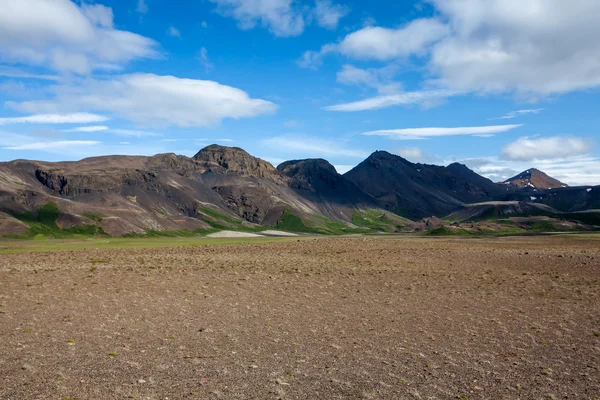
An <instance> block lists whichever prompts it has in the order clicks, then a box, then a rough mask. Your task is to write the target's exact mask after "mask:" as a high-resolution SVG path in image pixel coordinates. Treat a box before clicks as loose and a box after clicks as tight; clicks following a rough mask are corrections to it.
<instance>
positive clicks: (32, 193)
mask: <svg viewBox="0 0 600 400" xmlns="http://www.w3.org/2000/svg"><path fill="white" fill-rule="evenodd" d="M295 163H296V165H297V168H282V171H280V170H278V169H276V168H274V167H273V166H272V165H271V164H269V163H268V162H266V161H264V160H261V159H258V158H256V157H253V156H251V155H250V154H248V153H247V152H245V151H244V150H242V149H239V148H230V147H223V146H217V145H212V146H208V147H206V148H204V149H202V150H201V151H200V152H198V154H196V155H195V156H194V157H193V158H188V157H185V156H177V155H174V154H160V155H156V156H153V157H130V156H111V157H96V158H89V159H84V160H81V161H77V162H61V163H48V162H38V161H23V160H17V161H12V162H8V163H0V235H2V234H4V233H12V232H13V231H15V230H16V231H22V230H23V229H24V224H22V223H20V222H19V220H17V219H15V218H11V217H10V215H26V214H27V213H34V214H35V213H36V211H37V210H38V209H40V208H41V207H43V206H44V205H46V204H48V203H52V204H56V206H57V207H58V209H59V210H60V217H59V218H58V220H57V224H58V226H59V227H60V228H71V227H74V226H80V225H89V224H92V223H94V222H95V220H99V221H100V226H101V228H102V229H104V230H105V231H106V232H108V233H110V234H113V235H120V234H123V233H128V232H139V233H142V232H145V231H148V230H156V231H163V230H172V231H177V230H183V229H187V230H196V229H206V228H210V227H211V226H216V224H217V223H218V226H222V227H224V228H227V227H228V226H230V227H232V228H235V227H236V226H237V225H239V224H247V223H250V224H251V223H254V224H266V225H275V224H276V223H277V221H278V220H279V218H280V217H281V216H282V214H283V213H284V211H285V210H286V209H289V210H292V211H293V213H294V214H296V215H298V216H299V217H300V218H301V219H311V218H312V219H314V216H317V217H323V218H327V219H331V220H333V221H339V222H344V223H351V222H352V219H353V216H354V213H355V212H361V210H362V209H365V210H366V209H371V208H374V209H377V208H379V206H378V204H377V203H376V202H375V201H374V200H373V199H372V198H371V197H370V196H368V195H366V194H365V193H363V192H362V191H360V190H359V189H358V188H356V187H355V186H354V185H352V184H351V183H349V182H347V181H346V180H345V179H344V178H343V177H342V176H341V175H339V174H337V172H335V169H334V168H333V167H332V166H330V165H329V164H328V163H327V165H325V164H323V165H321V164H322V163H319V165H314V164H315V163H314V160H307V161H297V162H295ZM325 163H326V162H325ZM311 166H312V167H311ZM215 213H216V214H215ZM215 215H216V216H217V220H215ZM236 218H237V220H236ZM21 219H22V218H21ZM232 219H233V222H231V221H230V222H231V223H232V224H233V225H231V224H230V225H228V224H226V223H224V222H223V221H224V220H225V221H227V220H232ZM236 224H237V225H236ZM7 227H8V228H7Z"/></svg>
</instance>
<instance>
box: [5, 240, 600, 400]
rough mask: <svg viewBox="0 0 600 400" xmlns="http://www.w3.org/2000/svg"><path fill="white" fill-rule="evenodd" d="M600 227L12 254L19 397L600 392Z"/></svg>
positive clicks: (10, 357)
mask: <svg viewBox="0 0 600 400" xmlns="http://www.w3.org/2000/svg"><path fill="white" fill-rule="evenodd" d="M599 289H600V240H598V239H592V238H590V239H582V238H578V237H567V238H565V237H528V238H505V239H468V240H467V239H447V238H442V239H427V238H366V237H365V238H331V239H330V238H324V239H315V240H303V241H299V242H296V241H293V242H290V241H288V242H276V243H266V244H237V245H218V246H203V247H172V248H153V249H113V250H110V249H101V250H100V249H98V250H85V251H64V252H56V253H35V254H33V253H32V254H4V255H1V256H0V337H1V342H0V398H2V399H66V398H71V399H122V398H133V399H166V398H169V399H213V398H215V399H216V398H220V399H469V400H471V399H545V398H548V399H567V398H568V399H594V398H600V369H599V368H600V337H599V336H600V290H599Z"/></svg>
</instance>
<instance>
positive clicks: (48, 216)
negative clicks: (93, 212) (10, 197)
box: [4, 203, 105, 239]
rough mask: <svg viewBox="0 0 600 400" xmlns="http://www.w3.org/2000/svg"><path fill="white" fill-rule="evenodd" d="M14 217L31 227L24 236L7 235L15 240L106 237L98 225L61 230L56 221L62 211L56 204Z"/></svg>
mask: <svg viewBox="0 0 600 400" xmlns="http://www.w3.org/2000/svg"><path fill="white" fill-rule="evenodd" d="M12 215H13V217H15V218H16V219H18V220H20V221H22V222H24V223H26V224H27V225H29V230H28V231H27V232H26V233H25V234H23V235H5V236H4V237H7V238H14V239H47V238H55V239H64V238H72V237H94V236H97V235H105V232H104V230H103V229H102V228H101V227H99V226H98V225H96V224H95V225H81V226H75V227H72V228H67V229H60V228H59V227H58V225H57V224H56V220H57V218H58V216H59V215H60V210H59V209H58V206H57V205H56V204H55V203H47V204H45V205H43V206H42V207H40V208H39V209H38V211H37V213H32V212H26V213H22V214H19V213H13V214H12Z"/></svg>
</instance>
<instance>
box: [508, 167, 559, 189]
mask: <svg viewBox="0 0 600 400" xmlns="http://www.w3.org/2000/svg"><path fill="white" fill-rule="evenodd" d="M503 183H505V184H513V185H516V186H518V187H520V188H522V189H525V188H531V189H556V188H562V187H567V186H568V185H567V184H565V183H562V182H560V181H559V180H557V179H554V178H552V177H551V176H549V175H548V174H546V173H545V172H543V171H540V170H539V169H537V168H529V169H528V170H526V171H523V172H521V173H520V174H518V175H515V176H513V177H512V178H510V179H507V180H506V181H504V182H503Z"/></svg>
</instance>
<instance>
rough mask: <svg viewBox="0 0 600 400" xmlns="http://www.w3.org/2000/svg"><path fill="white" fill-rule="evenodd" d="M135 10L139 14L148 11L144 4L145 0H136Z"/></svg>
mask: <svg viewBox="0 0 600 400" xmlns="http://www.w3.org/2000/svg"><path fill="white" fill-rule="evenodd" d="M135 11H136V12H138V13H140V14H147V13H148V5H147V4H146V1H145V0H138V2H137V7H136V9H135Z"/></svg>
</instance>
